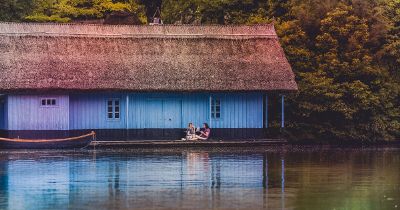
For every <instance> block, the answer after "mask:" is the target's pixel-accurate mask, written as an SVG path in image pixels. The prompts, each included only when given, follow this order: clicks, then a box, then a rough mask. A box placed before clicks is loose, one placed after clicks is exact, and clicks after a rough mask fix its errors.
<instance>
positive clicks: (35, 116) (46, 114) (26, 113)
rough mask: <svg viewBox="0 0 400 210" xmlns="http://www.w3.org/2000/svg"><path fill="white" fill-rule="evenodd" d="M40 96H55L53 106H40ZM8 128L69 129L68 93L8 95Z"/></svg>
mask: <svg viewBox="0 0 400 210" xmlns="http://www.w3.org/2000/svg"><path fill="white" fill-rule="evenodd" d="M42 98H55V99H56V100H57V105H56V106H54V107H43V106H41V99H42ZM7 108H8V130H69V96H68V95H9V96H8V98H7Z"/></svg>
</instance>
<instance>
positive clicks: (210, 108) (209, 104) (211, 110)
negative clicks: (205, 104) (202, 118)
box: [209, 95, 212, 128]
mask: <svg viewBox="0 0 400 210" xmlns="http://www.w3.org/2000/svg"><path fill="white" fill-rule="evenodd" d="M211 105H212V96H211V95H210V103H209V106H210V116H209V117H210V122H209V123H210V125H209V126H210V128H212V106H211Z"/></svg>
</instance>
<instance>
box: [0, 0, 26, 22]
mask: <svg viewBox="0 0 400 210" xmlns="http://www.w3.org/2000/svg"><path fill="white" fill-rule="evenodd" d="M32 1H33V0H1V1H0V21H17V22H19V21H21V20H23V18H24V17H25V16H26V15H27V14H29V13H30V12H31V8H32V6H33V2H32Z"/></svg>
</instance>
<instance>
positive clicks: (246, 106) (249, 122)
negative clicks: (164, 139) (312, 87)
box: [69, 93, 263, 130]
mask: <svg viewBox="0 0 400 210" xmlns="http://www.w3.org/2000/svg"><path fill="white" fill-rule="evenodd" d="M210 96H212V97H218V98H220V99H221V118H220V119H217V120H212V121H210ZM107 99H119V100H120V103H121V118H120V119H119V120H108V119H107V115H106V102H107ZM127 99H128V106H127ZM262 109H263V105H262V94H258V93H229V94H228V93H227V94H212V95H210V94H202V93H179V94H178V93H176V94H174V93H130V94H123V93H114V94H113V93H110V94H100V93H98V94H73V95H70V118H69V120H70V129H71V130H79V129H126V128H128V129H143V128H185V127H186V126H187V123H188V122H193V123H194V124H195V125H196V126H197V127H200V126H201V124H202V123H203V122H207V123H209V124H210V125H211V126H212V127H214V128H262V126H263V122H262V121H263V112H262ZM126 112H128V118H127V119H126Z"/></svg>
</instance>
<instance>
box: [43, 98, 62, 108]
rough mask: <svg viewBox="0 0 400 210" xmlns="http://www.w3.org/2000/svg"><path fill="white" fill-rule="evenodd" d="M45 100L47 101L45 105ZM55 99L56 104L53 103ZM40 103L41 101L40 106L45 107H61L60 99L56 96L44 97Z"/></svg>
mask: <svg viewBox="0 0 400 210" xmlns="http://www.w3.org/2000/svg"><path fill="white" fill-rule="evenodd" d="M43 101H45V104H44V105H43ZM49 101H50V102H49ZM53 101H54V104H53ZM48 102H49V103H48ZM39 103H40V107H43V108H57V107H59V105H58V99H57V98H55V97H42V98H40V100H39Z"/></svg>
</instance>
